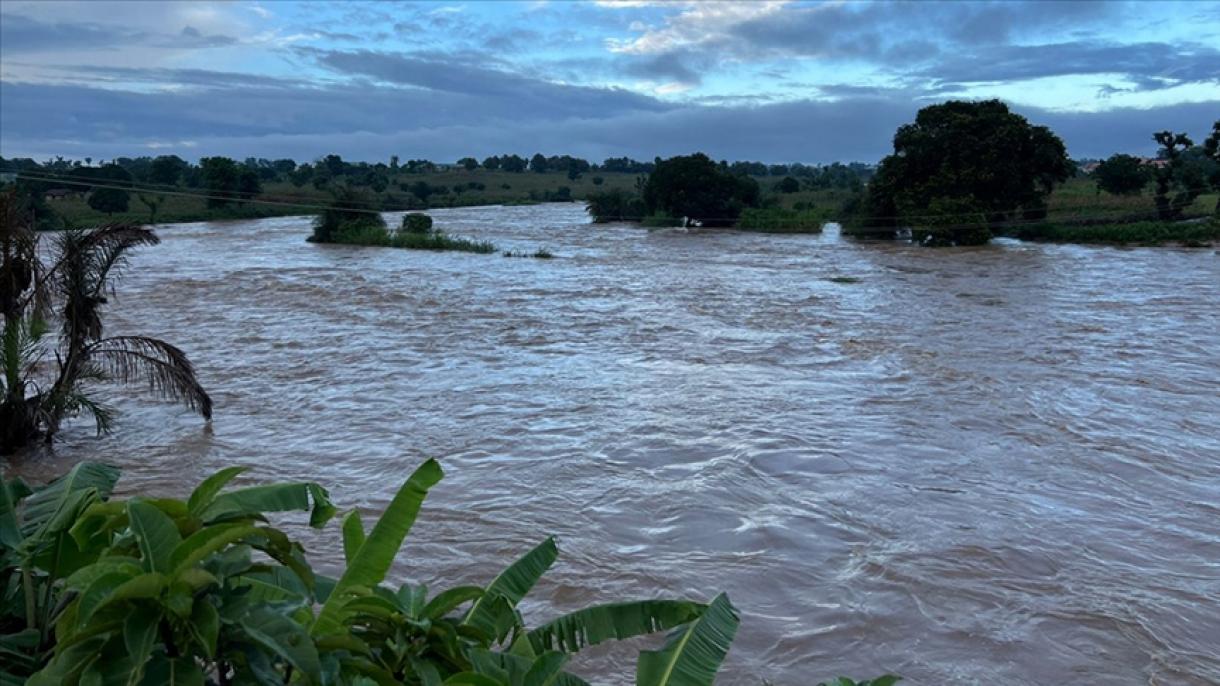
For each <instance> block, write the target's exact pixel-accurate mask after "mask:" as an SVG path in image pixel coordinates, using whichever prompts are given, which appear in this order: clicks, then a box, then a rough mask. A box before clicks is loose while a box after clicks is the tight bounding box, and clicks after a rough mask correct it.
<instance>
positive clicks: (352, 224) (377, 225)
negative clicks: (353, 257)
mask: <svg viewBox="0 0 1220 686" xmlns="http://www.w3.org/2000/svg"><path fill="white" fill-rule="evenodd" d="M373 207H374V203H373V200H372V198H370V197H369V195H368V194H367V193H362V192H360V191H357V190H355V189H352V188H348V187H346V186H340V187H339V189H338V190H336V191H335V198H334V200H332V201H331V203H330V205H329V206H328V207H327V208H326V209H325V210H323V211H322V214H320V215H318V216H317V217H316V218H315V219H314V222H313V235H312V236H310V237H309V238H308V240H309V242H311V243H339V242H341V240H340V239H341V238H342V235H343V234H344V233H346V232H353V233H354V232H360V231H364V230H367V229H373V230H377V229H381V230H382V231H384V230H385V219H383V218H382V217H381V214H380V213H379V212H377V211H376V210H374V209H373Z"/></svg>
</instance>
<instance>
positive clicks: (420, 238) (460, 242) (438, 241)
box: [387, 231, 496, 254]
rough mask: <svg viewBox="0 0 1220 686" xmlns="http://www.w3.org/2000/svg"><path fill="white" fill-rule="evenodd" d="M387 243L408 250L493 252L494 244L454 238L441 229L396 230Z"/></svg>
mask: <svg viewBox="0 0 1220 686" xmlns="http://www.w3.org/2000/svg"><path fill="white" fill-rule="evenodd" d="M387 245H390V246H391V247H395V248H407V249H409V250H458V251H461V252H473V253H483V254H487V253H493V252H495V251H496V246H495V245H493V244H491V243H489V242H487V241H474V240H470V239H469V238H455V237H452V236H448V235H446V234H445V233H443V232H441V231H430V232H428V233H407V232H402V231H400V232H398V233H396V234H394V235H393V236H392V237H391V238H390V241H389V243H388V244H387Z"/></svg>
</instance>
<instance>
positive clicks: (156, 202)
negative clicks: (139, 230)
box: [136, 193, 165, 224]
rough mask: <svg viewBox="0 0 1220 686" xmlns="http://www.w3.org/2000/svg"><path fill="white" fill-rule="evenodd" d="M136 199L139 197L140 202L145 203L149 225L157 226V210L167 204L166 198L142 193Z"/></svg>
mask: <svg viewBox="0 0 1220 686" xmlns="http://www.w3.org/2000/svg"><path fill="white" fill-rule="evenodd" d="M136 197H138V198H139V199H140V202H142V203H144V206H145V207H147V208H148V223H149V224H156V223H157V208H158V207H160V206H161V203H163V202H165V196H164V195H151V194H145V193H140V194H138V195H137V196H136Z"/></svg>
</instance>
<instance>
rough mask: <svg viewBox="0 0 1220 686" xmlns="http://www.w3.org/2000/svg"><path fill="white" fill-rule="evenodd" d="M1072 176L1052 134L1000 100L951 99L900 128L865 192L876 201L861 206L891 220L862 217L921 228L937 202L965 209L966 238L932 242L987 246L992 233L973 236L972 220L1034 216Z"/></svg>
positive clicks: (1060, 144)
mask: <svg viewBox="0 0 1220 686" xmlns="http://www.w3.org/2000/svg"><path fill="white" fill-rule="evenodd" d="M1072 172H1073V167H1072V163H1071V160H1069V159H1068V156H1067V150H1066V149H1065V147H1064V145H1063V141H1062V140H1060V139H1059V137H1058V136H1056V135H1055V134H1054V133H1053V132H1051V130H1050V129H1048V128H1046V127H1044V126H1034V125H1032V124H1030V123H1029V121H1027V120H1026V119H1025V117H1022V116H1020V115H1018V114H1015V113H1013V112H1011V111H1010V110H1009V109H1008V106H1007V105H1005V104H1004V103H1003V102H1001V101H999V100H986V101H982V102H965V101H958V100H953V101H949V102H946V103H942V104H940V105H932V106H929V107H925V108H923V109H922V110H920V111H919V113H918V114H917V115H916V116H915V121H914V122H913V123H910V124H904V125H903V126H901V127H899V129H898V132H897V133H896V134H894V152H893V154H891V155H889V156H887V157H886V158H885V159H883V160H882V161H881V165H880V167H879V168H878V171H877V175H876V177H875V178H874V179H873V182H872V183H871V184H870V186H869V194H870V195H872V196H874V197H873V198H871V199H870V200H869V201H868V202H867V203H864V206H866V207H868V208H870V209H872V210H873V211H884V212H892V213H893V215H894V216H878V217H867V218H862V219H863V220H864V221H865V223H872V222H881V223H888V222H893V220H895V219H897V220H898V221H897V222H894V223H895V224H906V225H911V226H916V227H918V226H919V225H920V224H921V223H923V222H924V221H925V220H926V219H928V218H929V216H930V215H929V208H930V206H932V204H933V202H934V201H940V202H939V204H940V205H941V206H942V207H947V206H949V205H953V206H955V207H959V208H961V207H966V206H969V208H970V210H969V211H968V212H963V216H969V217H970V220H969V221H968V222H967V223H968V224H969V226H968V227H967V228H966V229H965V231H964V234H963V235H962V236H955V235H954V232H953V231H952V229H951V226H950V227H949V230H948V231H947V232H945V231H941V232H938V233H939V234H940V236H941V237H942V238H943V239H944V240H937V241H933V242H937V243H957V244H962V243H977V242H985V241H986V240H987V239H988V238H989V236H988V233H989V232H980V231H978V230H977V227H976V226H975V224H974V220H973V217H974V215H976V214H980V213H981V214H982V215H983V216H985V217H986V219H987V221H988V222H989V223H992V224H994V223H999V222H1003V221H1006V220H1009V219H1013V218H1016V217H1026V218H1032V217H1038V216H1040V215H1042V214H1044V213H1045V207H1046V197H1047V196H1048V195H1049V194H1050V192H1051V190H1053V188H1054V186H1055V185H1056V184H1058V183H1062V182H1064V181H1066V180H1067V179H1068V178H1070V177H1071V175H1072ZM936 219H937V220H938V222H940V221H942V220H944V219H945V218H944V217H936Z"/></svg>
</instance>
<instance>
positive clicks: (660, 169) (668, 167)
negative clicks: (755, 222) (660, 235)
mask: <svg viewBox="0 0 1220 686" xmlns="http://www.w3.org/2000/svg"><path fill="white" fill-rule="evenodd" d="M643 198H644V206H645V210H647V212H648V213H649V214H655V213H662V214H666V215H669V216H671V217H687V218H690V219H693V220H697V221H699V222H701V223H702V224H703V225H704V226H731V225H732V224H733V223H734V222H735V221H737V217H738V216H739V215H740V214H741V211H742V210H743V209H744V208H746V207H757V206H758V202H759V190H758V182H757V181H755V180H754V179H751V178H750V177H748V176H738V175H735V174H733V173H731V172H729V171H728V170H726V169H723V168H721V167H720V165H718V164H716V163H715V162H713V161H712V160H711V159H710V158H708V156H707V155H704V154H703V153H695V154H694V155H685V156H678V157H671V158H670V159H668V160H664V161H659V162H657V165H656V168H655V169H654V170H653V172H652V174H650V175H649V177H648V181H647V182H646V183H645V184H644V190H643Z"/></svg>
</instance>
